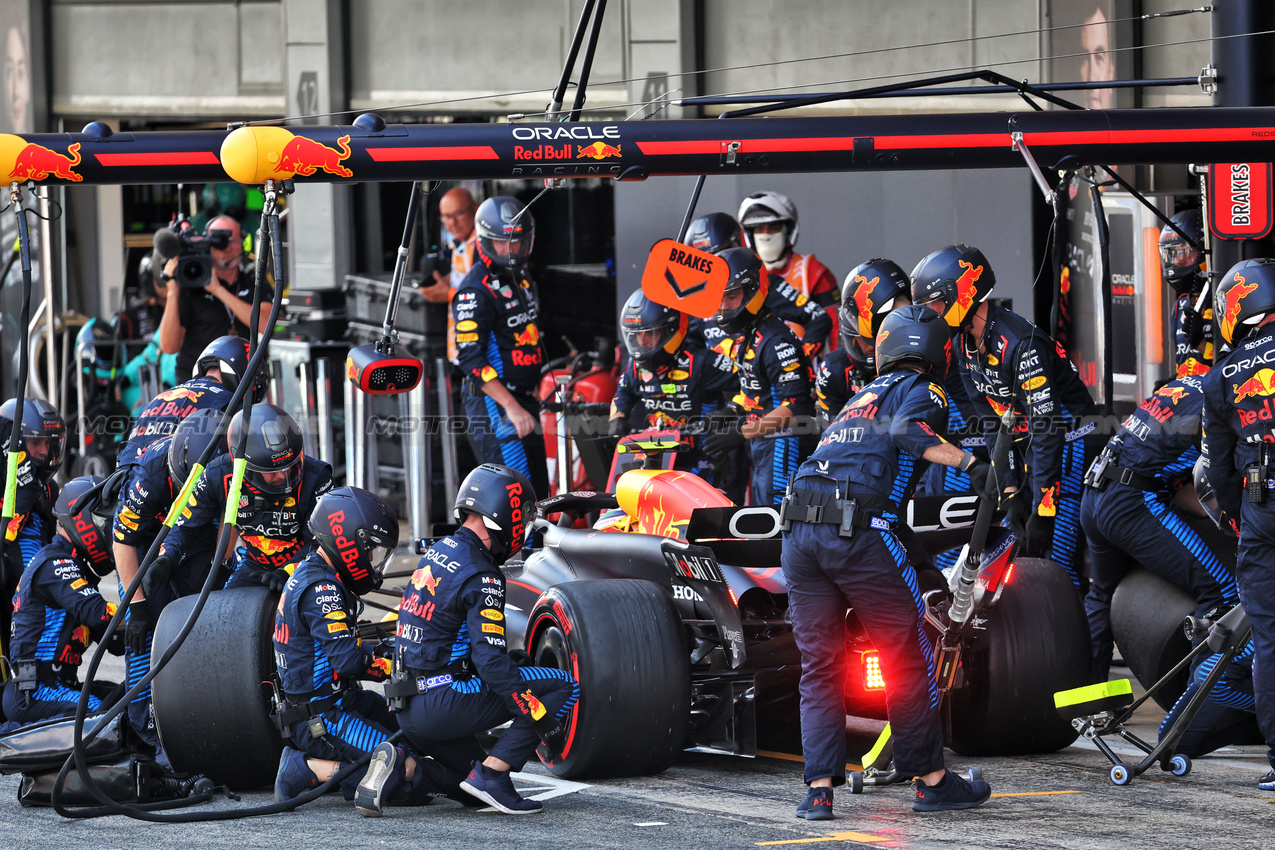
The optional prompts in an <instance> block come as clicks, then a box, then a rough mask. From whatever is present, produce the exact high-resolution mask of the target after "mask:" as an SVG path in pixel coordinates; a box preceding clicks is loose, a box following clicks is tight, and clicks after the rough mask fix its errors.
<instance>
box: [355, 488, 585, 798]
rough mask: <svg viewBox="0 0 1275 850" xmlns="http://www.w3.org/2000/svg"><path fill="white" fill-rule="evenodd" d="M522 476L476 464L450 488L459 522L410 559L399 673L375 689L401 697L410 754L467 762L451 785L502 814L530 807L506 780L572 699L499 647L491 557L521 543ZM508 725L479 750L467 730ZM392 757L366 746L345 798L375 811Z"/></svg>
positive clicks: (526, 502) (552, 676)
mask: <svg viewBox="0 0 1275 850" xmlns="http://www.w3.org/2000/svg"><path fill="white" fill-rule="evenodd" d="M535 510H536V493H535V490H534V488H533V487H532V486H531V482H530V481H529V480H528V479H527V476H525V475H523V474H522V473H521V472H518V471H516V470H513V469H510V468H508V467H505V466H500V465H498V464H490V463H485V464H483V465H481V466H479V467H478V468H476V469H475V470H474V471H473V472H471V473H469V475H467V476H466V477H465V480H464V481H463V482H462V483H461V485H460V492H459V494H457V496H456V505H455V509H454V512H455V515H456V520H457V521H458V522H461V523H462V525H461V527H460V528H459V529H458V530H457V532H456V533H455V534H453V535H451V536H450V537H444V538H443V539H441V540H439V541H438V542H437V543H435V544H434V545H433V546H431V547H430V548H429V550H428V551H427V552H426V553H425V555H424V556H423V557H422V558H421V561H420V564H419V566H418V567H417V570H416V572H415V573H414V574H413V575H412V580H411V582H410V583H409V584H408V586H407V587H406V588H405V589H404V591H403V600H402V602H401V604H400V606H399V619H398V633H397V640H396V646H395V651H396V653H397V668H398V672H397V674H396V676H395V681H394V682H393V683H391V685H390V686H389V687H387V688H386V694H387V695H391V696H394V697H396V698H399V699H404V700H405V703H406V704H405V705H404V707H403V708H402V709H401V710H400V711H399V712H398V720H399V725H400V726H401V727H402V729H403V731H404V732H405V733H406V734H407V738H408V740H409V741H411V742H412V744H413V745H414V746H415V747H416V749H417V751H418V752H422V753H428V754H429V755H431V756H433V757H434V758H436V759H438V760H439V761H440V762H442V763H443V764H444V765H447V766H448V767H453V766H454V765H456V764H457V763H461V764H463V763H464V762H465V761H466V760H469V761H471V764H470V770H469V775H468V776H466V777H465V779H464V781H463V782H462V783H461V788H463V789H465V791H467V792H469V793H470V794H471V795H473V796H474V797H477V798H478V799H480V800H482V801H483V802H485V803H487V804H488V805H491V806H495V807H496V808H497V809H499V810H500V811H502V812H505V813H506V814H511V815H517V814H528V813H531V812H539V811H540V810H541V806H540V803H538V802H536V801H534V800H526V799H523V797H522V796H520V795H519V794H518V792H517V790H515V789H514V786H513V782H512V781H511V780H510V778H509V772H510V771H511V770H521V769H522V766H523V764H524V763H525V762H526V761H527V758H528V757H529V756H530V755H531V754H532V752H533V751H534V750H535V749H536V746H537V745H538V744H539V743H540V742H541V741H545V742H546V744H547V745H548V746H550V747H552V746H555V745H556V744H557V742H558V739H559V737H560V736H561V735H562V731H563V723H564V720H565V719H566V718H567V717H568V716H569V715H570V713H571V709H572V708H573V707H574V706H575V704H576V700H577V699H578V698H579V696H580V690H579V686H578V685H577V684H576V681H575V679H573V678H572V677H571V676H570V675H569V674H568V673H565V672H563V671H561V670H555V669H551V668H547V667H519V666H517V665H516V664H515V663H514V660H513V659H512V658H511V657H510V656H509V654H508V651H507V647H506V644H505V579H504V576H503V575H502V574H501V572H500V565H501V564H502V563H504V561H505V559H506V558H508V557H509V556H510V555H513V554H516V553H517V552H518V551H519V550H520V549H521V548H522V543H523V537H524V534H525V532H526V529H527V525H528V524H529V523H530V521H531V518H532V517H533V516H534V515H535ZM511 719H512V720H513V723H512V724H511V725H510V727H509V728H508V729H506V730H505V732H504V733H503V734H502V735H501V736H500V740H499V741H498V742H497V743H496V746H495V747H494V748H493V749H492V751H491V754H490V755H488V756H487V757H486V758H483V757H482V750H481V748H480V747H479V746H478V743H477V741H476V739H475V738H474V735H475V734H476V733H478V732H483V731H485V730H487V729H492V728H494V727H496V726H499V725H500V724H502V723H504V722H506V721H508V720H511ZM398 763H399V754H398V753H397V751H396V750H395V749H394V748H393V747H392V746H389V745H384V744H383V745H382V746H380V747H378V748H377V750H376V754H375V755H374V756H373V757H372V764H371V765H370V766H369V767H368V772H367V775H366V776H365V777H364V778H363V782H362V783H361V784H360V785H359V796H358V800H357V803H356V805H357V806H358V807H359V811H360V812H362V813H363V814H376V813H378V812H379V808H380V805H379V801H380V800H381V799H383V798H384V796H385V794H386V793H387V790H388V789H389V788H392V787H393V785H394V783H395V781H397V780H398V777H399V775H400V774H398V773H397V771H398Z"/></svg>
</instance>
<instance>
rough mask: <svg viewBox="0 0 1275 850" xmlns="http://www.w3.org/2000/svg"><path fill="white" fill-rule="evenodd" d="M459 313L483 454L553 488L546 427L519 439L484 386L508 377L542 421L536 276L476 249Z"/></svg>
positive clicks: (473, 421) (468, 391)
mask: <svg viewBox="0 0 1275 850" xmlns="http://www.w3.org/2000/svg"><path fill="white" fill-rule="evenodd" d="M452 317H453V318H454V319H455V321H456V358H457V363H458V364H459V365H460V368H461V371H463V372H464V373H465V393H464V395H465V412H466V414H467V415H468V416H469V431H470V434H472V435H473V437H474V440H475V441H476V442H477V444H478V451H479V454H480V455H481V457H482V461H483V462H485V463H501V464H504V465H505V466H508V467H510V468H512V469H516V470H518V471H519V472H521V473H522V474H523V475H526V476H527V477H528V478H529V479H531V485H532V486H533V487H535V489H536V492H537V493H539V494H548V492H549V471H548V467H547V466H546V465H545V444H544V439H543V437H542V435H541V434H539V433H538V432H537V431H535V430H533V431H532V432H531V433H530V434H528V435H527V436H525V437H523V438H522V439H519V438H518V430H517V428H515V427H514V424H513V423H512V422H511V421H510V420H509V416H508V414H507V413H505V410H504V408H503V407H501V406H500V405H499V404H497V403H496V401H495V400H494V399H492V398H491V396H489V395H487V394H486V393H484V392H483V390H482V386H483V384H486V383H487V382H488V381H494V380H498V381H500V382H501V383H502V384H504V385H505V389H507V390H509V392H510V394H511V395H512V396H513V397H514V400H515V401H517V402H518V404H519V405H520V406H521V407H522V409H523V410H525V411H527V413H529V414H531V416H532V418H533V419H535V420H536V421H537V422H539V421H540V402H539V401H538V400H537V399H536V391H537V390H538V389H539V388H540V368H541V367H542V366H543V365H544V363H545V351H544V347H543V346H542V345H541V344H540V329H539V328H538V327H537V325H536V290H535V284H534V283H532V281H531V279H530V278H529V277H527V276H526V275H519V276H518V277H517V278H516V279H515V278H514V277H512V276H511V273H510V272H508V271H506V270H499V271H498V270H496V269H493V268H491V267H489V266H488V265H487V264H486V263H485V262H484V261H483V258H482V255H481V253H479V254H476V255H475V256H474V266H473V268H471V269H470V270H469V274H467V275H465V279H464V280H462V281H461V282H460V286H459V287H458V288H457V290H456V297H455V298H453V299H452Z"/></svg>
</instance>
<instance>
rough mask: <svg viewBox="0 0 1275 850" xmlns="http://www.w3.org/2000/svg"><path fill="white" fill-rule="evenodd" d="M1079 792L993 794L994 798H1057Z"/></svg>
mask: <svg viewBox="0 0 1275 850" xmlns="http://www.w3.org/2000/svg"><path fill="white" fill-rule="evenodd" d="M1079 793H1080V792H1079V791H1019V792H1017V793H1014V794H993V795H992V796H993V797H1055V796H1057V795H1059V794H1079Z"/></svg>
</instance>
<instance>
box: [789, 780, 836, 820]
mask: <svg viewBox="0 0 1275 850" xmlns="http://www.w3.org/2000/svg"><path fill="white" fill-rule="evenodd" d="M797 817H799V818H805V819H806V820H832V789H831V788H816V787H814V786H811V788H810V791H809V793H807V794H806V801H805V802H804V803H802V804H801V805H800V806H798V807H797Z"/></svg>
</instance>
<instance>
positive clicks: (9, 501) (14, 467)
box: [0, 452, 18, 519]
mask: <svg viewBox="0 0 1275 850" xmlns="http://www.w3.org/2000/svg"><path fill="white" fill-rule="evenodd" d="M5 467H6V469H5V477H4V479H5V480H4V505H3V506H0V517H3V518H4V519H13V508H14V505H15V503H16V502H17V501H18V464H17V462H16V459H15V457H14V453H13V452H6V453H5Z"/></svg>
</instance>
